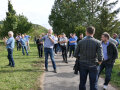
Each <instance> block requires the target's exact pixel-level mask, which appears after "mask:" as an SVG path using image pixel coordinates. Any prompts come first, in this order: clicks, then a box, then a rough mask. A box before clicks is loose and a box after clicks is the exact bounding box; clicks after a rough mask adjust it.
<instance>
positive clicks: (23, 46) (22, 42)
mask: <svg viewBox="0 0 120 90" xmlns="http://www.w3.org/2000/svg"><path fill="white" fill-rule="evenodd" d="M20 43H21V46H22V53H23V55H25V52H24V49H25V51H26V54H27V56H28V50H27V46H26V39H25V38H24V34H22V38H21V39H20Z"/></svg>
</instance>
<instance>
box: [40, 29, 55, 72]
mask: <svg viewBox="0 0 120 90" xmlns="http://www.w3.org/2000/svg"><path fill="white" fill-rule="evenodd" d="M52 32H53V31H52V30H51V29H50V30H48V35H45V36H44V37H43V38H42V40H44V52H45V70H46V71H48V55H50V58H51V61H52V64H53V69H54V72H55V73H57V71H56V64H55V60H54V51H53V46H54V36H53V35H52Z"/></svg>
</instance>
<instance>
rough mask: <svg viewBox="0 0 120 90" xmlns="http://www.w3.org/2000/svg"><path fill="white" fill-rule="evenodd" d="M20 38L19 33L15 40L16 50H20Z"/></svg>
mask: <svg viewBox="0 0 120 90" xmlns="http://www.w3.org/2000/svg"><path fill="white" fill-rule="evenodd" d="M20 39H21V34H20V33H19V34H18V35H17V36H16V42H17V51H18V50H19V51H20V50H21V45H20Z"/></svg>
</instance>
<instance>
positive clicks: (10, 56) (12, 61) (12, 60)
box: [7, 49, 15, 66]
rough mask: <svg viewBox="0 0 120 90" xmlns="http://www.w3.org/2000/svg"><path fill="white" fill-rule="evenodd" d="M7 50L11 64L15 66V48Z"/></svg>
mask: <svg viewBox="0 0 120 90" xmlns="http://www.w3.org/2000/svg"><path fill="white" fill-rule="evenodd" d="M7 50H8V59H9V65H10V66H15V63H14V59H13V49H7Z"/></svg>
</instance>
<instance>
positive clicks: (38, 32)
mask: <svg viewBox="0 0 120 90" xmlns="http://www.w3.org/2000/svg"><path fill="white" fill-rule="evenodd" d="M43 33H45V34H46V33H47V29H46V28H44V27H43V26H41V25H36V24H33V31H32V32H30V33H29V34H30V35H31V36H32V37H35V36H37V37H38V36H39V35H41V34H43Z"/></svg>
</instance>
